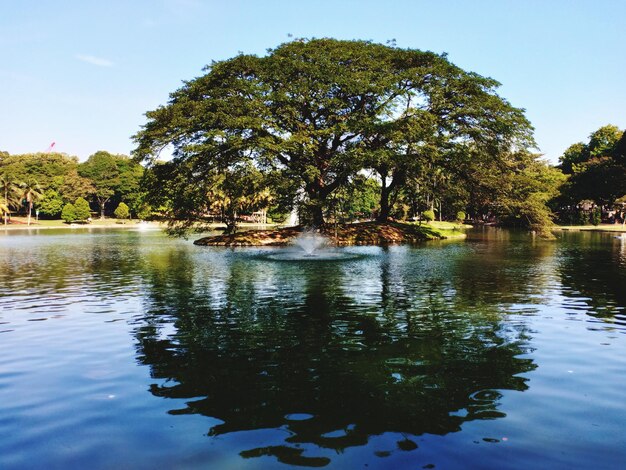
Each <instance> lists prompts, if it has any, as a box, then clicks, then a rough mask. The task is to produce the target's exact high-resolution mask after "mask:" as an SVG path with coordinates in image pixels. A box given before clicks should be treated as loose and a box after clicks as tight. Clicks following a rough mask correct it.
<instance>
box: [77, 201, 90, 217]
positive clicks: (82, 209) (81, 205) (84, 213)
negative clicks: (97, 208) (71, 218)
mask: <svg viewBox="0 0 626 470" xmlns="http://www.w3.org/2000/svg"><path fill="white" fill-rule="evenodd" d="M74 215H75V217H76V220H87V219H89V218H90V217H91V209H90V208H89V203H88V202H87V201H86V200H85V199H84V198H82V197H79V198H78V199H76V201H75V202H74Z"/></svg>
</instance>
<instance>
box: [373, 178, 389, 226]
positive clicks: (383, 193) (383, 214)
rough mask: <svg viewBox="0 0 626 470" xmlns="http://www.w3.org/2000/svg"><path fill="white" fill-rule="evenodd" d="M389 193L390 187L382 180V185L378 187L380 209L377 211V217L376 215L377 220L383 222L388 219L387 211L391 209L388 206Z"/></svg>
mask: <svg viewBox="0 0 626 470" xmlns="http://www.w3.org/2000/svg"><path fill="white" fill-rule="evenodd" d="M390 193H391V191H390V188H389V187H388V186H387V185H386V182H385V181H383V185H382V187H381V189H380V211H379V212H378V217H376V221H377V222H381V223H384V222H387V221H388V220H389V212H390V211H391V208H390V207H389V194H390Z"/></svg>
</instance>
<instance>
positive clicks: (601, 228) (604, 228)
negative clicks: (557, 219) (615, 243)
mask: <svg viewBox="0 0 626 470" xmlns="http://www.w3.org/2000/svg"><path fill="white" fill-rule="evenodd" d="M555 230H587V231H590V232H594V231H595V232H626V226H625V225H623V224H600V225H557V226H556V227H555Z"/></svg>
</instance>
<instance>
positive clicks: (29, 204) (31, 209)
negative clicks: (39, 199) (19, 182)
mask: <svg viewBox="0 0 626 470" xmlns="http://www.w3.org/2000/svg"><path fill="white" fill-rule="evenodd" d="M32 211H33V203H32V202H29V203H28V225H30V213H31V212H32Z"/></svg>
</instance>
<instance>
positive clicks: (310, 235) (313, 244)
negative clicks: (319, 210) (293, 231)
mask: <svg viewBox="0 0 626 470" xmlns="http://www.w3.org/2000/svg"><path fill="white" fill-rule="evenodd" d="M293 244H294V245H296V246H297V247H299V248H301V249H302V250H303V251H304V253H305V255H304V256H307V257H314V256H318V255H319V254H320V252H319V250H320V249H321V248H323V247H326V246H327V245H328V238H326V237H324V236H323V235H321V234H319V233H317V232H313V231H306V232H303V233H302V235H300V236H298V237H297V238H296V239H295V240H294V242H293Z"/></svg>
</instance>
